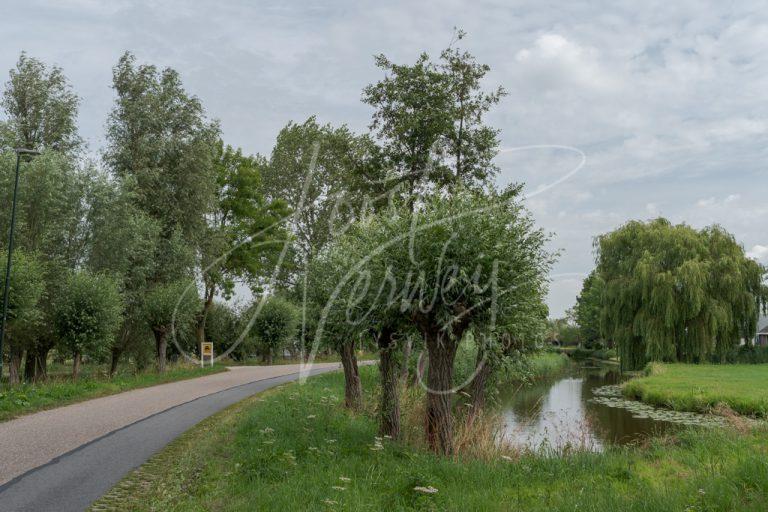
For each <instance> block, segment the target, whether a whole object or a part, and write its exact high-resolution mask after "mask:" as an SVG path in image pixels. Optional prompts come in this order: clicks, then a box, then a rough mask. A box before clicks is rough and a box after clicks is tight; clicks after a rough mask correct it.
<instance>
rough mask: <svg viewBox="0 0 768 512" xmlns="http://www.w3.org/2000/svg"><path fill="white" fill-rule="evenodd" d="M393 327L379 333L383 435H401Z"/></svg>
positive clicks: (398, 378) (393, 436)
mask: <svg viewBox="0 0 768 512" xmlns="http://www.w3.org/2000/svg"><path fill="white" fill-rule="evenodd" d="M393 335H394V333H393V332H392V329H389V328H384V329H382V331H381V332H380V333H379V336H378V345H379V374H380V375H381V404H380V405H381V418H380V423H379V433H380V434H381V435H382V436H391V437H392V439H397V438H398V437H400V395H399V386H398V384H399V382H400V375H398V372H397V358H396V355H397V344H396V341H395V339H394V336H393Z"/></svg>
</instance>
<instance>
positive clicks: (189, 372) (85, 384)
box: [0, 364, 226, 421]
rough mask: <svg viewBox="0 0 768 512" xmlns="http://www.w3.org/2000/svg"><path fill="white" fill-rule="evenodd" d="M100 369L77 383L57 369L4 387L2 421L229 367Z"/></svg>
mask: <svg viewBox="0 0 768 512" xmlns="http://www.w3.org/2000/svg"><path fill="white" fill-rule="evenodd" d="M54 370H55V369H54ZM97 370H98V369H97V368H95V367H86V372H85V373H84V375H82V376H81V377H80V379H78V381H77V382H72V381H71V379H70V378H69V376H68V375H65V376H57V375H55V371H54V372H51V378H50V380H49V381H48V382H41V383H36V384H20V385H17V386H14V387H12V388H10V389H9V388H8V387H7V386H3V389H2V390H0V421H7V420H9V419H12V418H16V417H18V416H21V415H23V414H29V413H32V412H36V411H40V410H43V409H51V408H53V407H60V406H62V405H67V404H71V403H74V402H80V401H82V400H88V399H91V398H97V397H100V396H106V395H113V394H115V393H121V392H123V391H128V390H130V389H137V388H143V387H147V386H154V385H157V384H164V383H166V382H173V381H176V380H183V379H191V378H194V377H202V376H203V375H208V374H211V373H217V372H220V371H225V370H226V368H225V367H224V366H214V367H213V368H210V367H206V368H204V369H203V368H200V367H199V366H196V365H191V364H176V365H170V366H169V367H168V368H167V369H166V371H165V373H162V374H160V373H157V372H155V371H154V370H152V371H146V372H142V373H136V374H134V373H127V372H126V373H119V374H118V375H116V376H114V377H113V378H111V379H110V378H108V377H107V376H106V374H105V372H99V371H97Z"/></svg>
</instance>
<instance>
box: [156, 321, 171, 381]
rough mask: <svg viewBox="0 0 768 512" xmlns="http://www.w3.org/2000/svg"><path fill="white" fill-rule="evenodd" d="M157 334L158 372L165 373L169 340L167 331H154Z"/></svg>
mask: <svg viewBox="0 0 768 512" xmlns="http://www.w3.org/2000/svg"><path fill="white" fill-rule="evenodd" d="M154 333H155V358H156V359H157V371H158V372H160V373H163V372H165V358H166V353H167V352H168V340H167V339H166V332H165V330H154Z"/></svg>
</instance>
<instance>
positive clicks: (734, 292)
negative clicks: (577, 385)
mask: <svg viewBox="0 0 768 512" xmlns="http://www.w3.org/2000/svg"><path fill="white" fill-rule="evenodd" d="M595 245H596V249H597V268H596V269H595V270H594V271H593V272H592V273H591V274H590V276H589V277H588V278H587V280H586V281H585V282H584V287H583V289H582V292H581V295H580V296H579V299H578V302H577V306H576V317H577V319H578V322H579V324H580V326H581V329H582V331H583V332H585V333H587V335H589V336H595V337H596V336H598V335H601V336H602V337H604V338H605V339H609V340H613V341H615V342H616V343H617V345H618V350H619V355H620V357H621V364H622V367H623V368H624V369H628V370H637V369H640V368H642V367H643V366H644V365H645V364H646V363H647V362H648V361H683V362H702V361H708V360H718V361H723V360H725V356H726V355H727V354H728V352H730V351H731V350H732V349H733V348H734V347H735V346H737V345H738V344H739V343H741V342H742V340H743V341H744V342H746V343H751V340H752V339H753V338H754V335H755V331H756V329H757V321H758V315H759V313H760V309H761V308H763V310H764V308H765V306H766V303H768V287H766V285H765V284H764V280H765V277H766V269H765V268H764V267H763V266H762V265H760V264H759V263H757V262H756V261H754V260H752V259H750V258H748V257H747V256H746V255H745V252H744V249H743V247H741V246H740V245H739V244H738V243H737V242H736V240H735V239H734V238H733V236H732V235H730V234H729V233H728V232H726V231H725V230H724V229H722V228H721V227H719V226H712V227H708V228H705V229H701V230H696V229H694V228H692V227H690V226H687V225H685V224H679V225H673V224H672V223H670V222H669V221H667V220H666V219H656V220H653V221H650V222H645V223H644V222H638V221H632V222H629V223H627V224H625V225H624V226H622V227H620V228H619V229H617V230H615V231H613V232H611V233H608V234H605V235H602V236H600V237H598V238H597V240H596V244H595Z"/></svg>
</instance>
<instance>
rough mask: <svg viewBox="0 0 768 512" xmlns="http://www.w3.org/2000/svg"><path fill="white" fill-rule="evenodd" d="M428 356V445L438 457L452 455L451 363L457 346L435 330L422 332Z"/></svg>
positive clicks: (454, 357) (453, 341)
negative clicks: (439, 455)
mask: <svg viewBox="0 0 768 512" xmlns="http://www.w3.org/2000/svg"><path fill="white" fill-rule="evenodd" d="M425 338H426V342H427V351H428V353H429V371H428V372H427V415H426V434H427V443H428V444H429V447H430V449H431V450H432V451H434V452H435V453H438V454H441V455H451V454H453V411H452V410H451V404H452V395H453V393H452V391H451V388H452V387H453V362H454V360H455V359H456V348H457V346H458V343H457V342H456V341H455V340H453V339H449V337H448V336H443V335H441V333H440V331H439V330H438V329H430V330H429V331H427V332H425Z"/></svg>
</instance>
